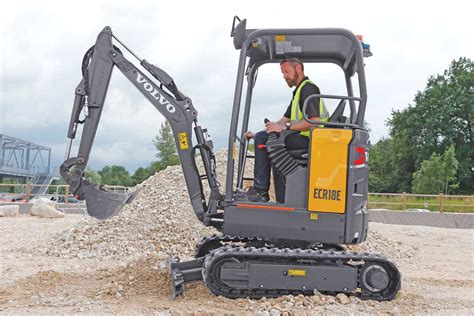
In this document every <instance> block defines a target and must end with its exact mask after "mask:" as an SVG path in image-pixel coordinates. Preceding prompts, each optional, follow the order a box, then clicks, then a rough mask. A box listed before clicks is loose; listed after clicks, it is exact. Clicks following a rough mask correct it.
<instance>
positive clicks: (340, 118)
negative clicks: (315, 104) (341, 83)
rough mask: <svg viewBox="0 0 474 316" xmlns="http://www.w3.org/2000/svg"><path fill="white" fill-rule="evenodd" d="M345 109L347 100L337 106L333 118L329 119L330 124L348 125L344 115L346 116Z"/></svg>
mask: <svg viewBox="0 0 474 316" xmlns="http://www.w3.org/2000/svg"><path fill="white" fill-rule="evenodd" d="M345 107H346V100H344V99H342V100H341V101H340V102H339V104H338V105H337V107H336V109H335V110H334V112H332V114H331V116H330V117H329V122H334V123H346V120H347V118H346V117H345V116H344V115H342V114H344V109H345Z"/></svg>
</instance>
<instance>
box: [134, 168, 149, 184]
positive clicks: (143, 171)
mask: <svg viewBox="0 0 474 316" xmlns="http://www.w3.org/2000/svg"><path fill="white" fill-rule="evenodd" d="M151 174H152V173H151V170H150V168H143V167H140V168H138V169H137V170H136V171H135V173H134V174H133V176H132V180H133V184H134V185H137V184H139V183H142V182H143V181H145V180H146V179H148V178H149V177H150V176H151Z"/></svg>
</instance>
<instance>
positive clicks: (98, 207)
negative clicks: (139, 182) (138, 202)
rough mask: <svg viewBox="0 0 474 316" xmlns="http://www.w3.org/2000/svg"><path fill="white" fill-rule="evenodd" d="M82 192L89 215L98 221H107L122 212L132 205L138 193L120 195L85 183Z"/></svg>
mask: <svg viewBox="0 0 474 316" xmlns="http://www.w3.org/2000/svg"><path fill="white" fill-rule="evenodd" d="M81 189H82V192H83V194H84V199H85V201H86V205H87V213H88V214H89V215H90V216H93V217H95V218H98V219H107V218H109V217H112V216H114V215H116V214H118V213H119V212H120V210H121V209H122V207H123V206H124V205H125V204H127V203H130V202H131V201H132V200H133V198H134V197H135V195H136V193H137V192H133V193H118V192H111V191H106V190H103V189H101V188H100V187H99V186H98V185H96V184H94V183H83V184H82V188H81Z"/></svg>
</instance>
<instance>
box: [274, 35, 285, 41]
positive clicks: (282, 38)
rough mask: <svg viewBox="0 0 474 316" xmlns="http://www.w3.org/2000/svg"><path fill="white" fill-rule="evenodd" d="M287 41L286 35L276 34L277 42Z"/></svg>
mask: <svg viewBox="0 0 474 316" xmlns="http://www.w3.org/2000/svg"><path fill="white" fill-rule="evenodd" d="M284 41H286V36H285V35H275V42H284Z"/></svg>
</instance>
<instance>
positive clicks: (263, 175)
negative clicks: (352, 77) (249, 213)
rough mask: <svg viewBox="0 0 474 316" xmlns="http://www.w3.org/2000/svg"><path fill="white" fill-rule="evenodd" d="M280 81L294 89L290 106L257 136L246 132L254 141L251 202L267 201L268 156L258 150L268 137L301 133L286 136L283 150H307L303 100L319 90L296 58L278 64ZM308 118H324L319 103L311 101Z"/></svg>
mask: <svg viewBox="0 0 474 316" xmlns="http://www.w3.org/2000/svg"><path fill="white" fill-rule="evenodd" d="M280 68H281V72H282V73H283V78H284V79H285V81H286V83H287V84H288V86H289V87H295V90H293V97H292V99H291V102H290V104H289V106H288V108H287V110H286V112H285V114H284V115H283V117H282V118H281V119H280V120H278V121H277V122H268V123H266V124H265V130H264V131H261V132H258V133H257V134H255V133H253V132H251V131H248V132H247V133H246V134H245V136H246V137H247V138H249V139H250V138H255V141H254V142H255V166H254V185H253V186H252V187H250V189H249V190H248V191H247V192H245V195H246V197H247V199H248V200H250V201H254V202H263V201H268V200H269V199H270V198H269V195H268V189H269V187H270V169H271V164H270V159H269V158H268V156H267V153H266V150H265V148H259V145H262V144H265V143H266V142H267V139H268V134H269V133H272V132H277V133H279V132H281V131H283V130H293V131H300V132H299V133H294V134H291V135H289V136H288V137H287V138H286V139H285V146H286V148H287V149H288V150H296V149H307V148H308V146H309V133H310V131H309V130H310V128H311V127H312V126H315V125H312V124H310V123H308V122H306V121H305V120H304V118H303V112H302V111H303V104H304V101H305V100H306V98H307V97H308V96H310V95H312V94H320V92H319V88H318V87H317V86H316V85H315V84H314V83H312V82H311V81H310V80H309V79H308V77H306V76H305V75H304V65H303V63H302V62H301V60H299V59H298V58H294V57H291V58H287V59H284V60H283V61H281V62H280ZM306 112H307V116H308V118H309V119H311V120H319V119H320V117H321V118H327V117H328V113H327V110H326V108H325V107H324V104H323V102H322V99H320V98H312V99H310V101H309V104H308V106H307V109H306Z"/></svg>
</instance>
